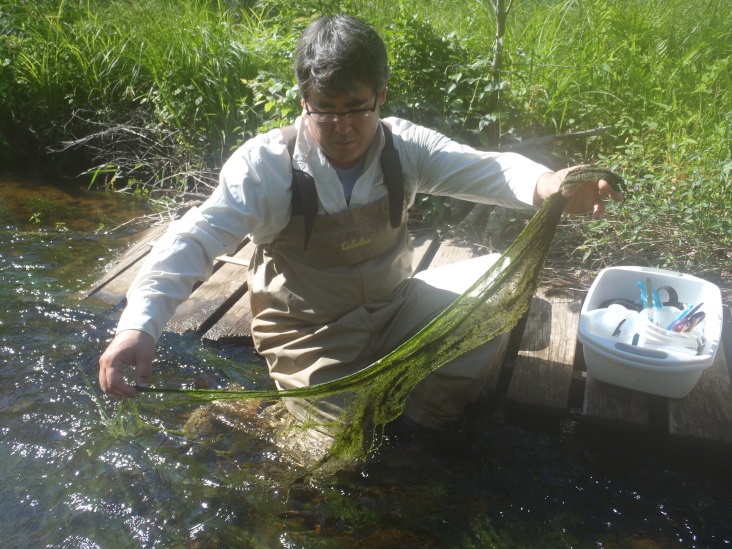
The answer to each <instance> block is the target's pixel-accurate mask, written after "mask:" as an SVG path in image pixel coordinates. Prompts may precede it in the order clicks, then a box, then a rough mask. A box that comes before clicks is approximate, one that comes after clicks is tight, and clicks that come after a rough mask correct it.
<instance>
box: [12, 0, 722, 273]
mask: <svg viewBox="0 0 732 549" xmlns="http://www.w3.org/2000/svg"><path fill="white" fill-rule="evenodd" d="M333 12H347V13H353V14H355V15H357V16H360V17H362V18H364V19H366V20H368V21H370V22H372V23H373V24H374V25H375V26H376V27H377V28H378V29H379V30H380V31H381V32H382V34H383V36H384V37H385V39H386V41H387V45H388V47H389V48H390V56H391V63H392V67H393V75H392V78H391V82H390V87H389V101H388V104H387V109H386V114H395V115H399V116H404V117H407V118H410V119H412V120H414V121H416V122H419V123H423V124H426V125H429V126H432V127H435V128H436V129H438V130H440V131H442V132H444V133H446V134H448V135H450V136H452V137H454V138H456V139H459V140H461V141H465V142H469V143H471V144H475V145H478V146H483V147H487V146H489V145H493V146H502V147H506V146H507V145H509V144H510V143H513V142H515V140H516V139H527V138H531V137H535V136H544V135H555V134H556V135H561V134H566V133H570V132H577V131H584V130H590V129H594V128H597V127H600V126H608V127H609V129H608V130H607V131H606V132H604V133H601V134H598V135H594V136H592V137H589V138H586V139H565V140H560V141H556V142H554V143H553V146H552V149H551V151H550V152H551V153H552V154H554V155H556V156H558V157H560V158H562V162H563V163H565V164H569V163H576V162H580V161H582V162H590V161H593V162H598V163H600V164H602V165H605V166H607V167H609V168H611V169H613V170H614V171H617V172H619V173H621V174H622V175H623V176H624V177H625V178H626V180H627V181H628V182H629V183H630V185H631V186H632V187H633V191H632V194H631V196H630V198H629V200H628V201H627V202H626V204H625V206H623V207H620V208H613V209H612V211H611V213H610V215H609V216H608V217H607V219H606V220H604V221H600V222H592V223H582V224H581V226H580V224H577V226H576V227H572V230H571V231H562V232H561V233H560V238H559V240H560V243H561V244H562V245H561V246H560V247H561V250H562V252H561V253H562V254H564V255H565V256H566V257H568V258H571V259H573V260H576V261H584V262H586V264H587V265H589V266H591V267H593V268H597V267H600V266H603V265H604V264H613V263H620V262H626V263H635V264H652V265H657V266H665V267H669V268H677V269H680V270H685V271H691V272H699V271H702V270H709V271H713V272H717V273H718V272H720V271H722V274H727V273H726V271H727V270H728V267H727V266H728V265H729V264H730V257H729V253H730V252H729V250H730V249H732V213H730V209H729V208H728V207H727V206H726V204H729V203H731V202H732V185H730V178H731V173H732V130H730V128H731V127H732V61H731V59H732V28H731V27H730V25H729V21H728V19H729V17H728V15H729V2H727V1H726V0H663V1H661V0H638V1H637V2H624V1H621V0H588V1H583V2H579V1H577V0H530V1H525V2H521V3H516V4H514V5H513V6H512V10H511V12H510V14H509V16H508V19H507V26H506V34H505V38H504V42H503V70H502V73H501V80H500V82H499V83H498V84H496V83H495V82H494V81H493V80H492V78H491V63H492V60H493V45H494V44H493V42H494V36H495V15H494V13H493V8H492V6H491V4H490V3H489V2H484V1H480V0H441V1H439V2H438V1H435V0H397V1H390V2H386V1H384V0H374V1H370V2H365V1H363V0H343V1H340V2H339V1H337V0H305V1H303V2H285V1H284V0H260V1H255V0H219V1H216V0H175V1H173V0H139V1H136V2H107V1H105V0H67V1H64V0H43V1H37V0H0V99H1V100H0V160H2V161H3V162H9V161H10V160H15V161H18V160H24V161H25V165H26V166H29V165H31V166H36V165H38V164H42V165H49V164H52V165H53V166H54V167H55V168H58V169H61V168H63V169H67V170H71V171H72V172H73V173H74V174H78V173H80V172H83V171H86V172H87V173H88V174H90V179H91V176H92V175H96V178H95V179H94V182H95V184H102V182H103V183H106V184H107V185H110V186H115V187H116V188H120V186H121V187H122V188H130V189H137V190H138V191H139V189H140V188H143V189H145V190H146V191H147V190H151V189H160V188H168V189H176V190H178V191H181V190H183V191H201V190H205V189H204V187H205V186H210V185H212V184H214V182H215V177H216V172H217V169H218V168H219V167H220V165H221V163H222V162H223V160H224V159H225V158H226V157H227V156H228V154H230V151H231V150H232V148H233V147H235V146H236V145H237V144H239V143H241V142H242V141H243V140H245V139H246V138H247V137H248V136H250V135H253V134H254V133H256V132H257V131H261V130H262V129H266V128H270V127H274V126H277V125H280V124H283V123H287V122H290V121H291V120H293V119H294V117H295V116H297V115H298V114H299V112H300V108H299V99H298V97H297V91H296V89H295V85H294V80H293V76H292V67H291V63H292V55H291V52H292V50H293V49H294V46H295V43H296V40H297V37H298V36H299V34H300V32H301V30H302V29H303V28H304V27H305V26H306V25H307V24H308V23H309V21H310V20H311V18H312V17H313V16H315V15H317V14H320V13H333ZM495 93H498V94H499V98H500V102H499V109H498V110H493V109H492V108H491V105H492V103H491V99H492V97H493V96H494V94H495ZM489 128H497V129H498V130H499V131H498V132H497V133H498V134H500V135H501V142H500V143H499V144H496V143H493V144H490V143H488V138H487V136H488V135H491V134H490V133H489V132H488V131H487V129H489ZM522 152H527V153H528V152H529V150H528V149H527V150H523V151H522ZM434 210H435V211H437V212H439V211H441V209H440V208H439V207H436V208H434ZM571 223H574V222H571Z"/></svg>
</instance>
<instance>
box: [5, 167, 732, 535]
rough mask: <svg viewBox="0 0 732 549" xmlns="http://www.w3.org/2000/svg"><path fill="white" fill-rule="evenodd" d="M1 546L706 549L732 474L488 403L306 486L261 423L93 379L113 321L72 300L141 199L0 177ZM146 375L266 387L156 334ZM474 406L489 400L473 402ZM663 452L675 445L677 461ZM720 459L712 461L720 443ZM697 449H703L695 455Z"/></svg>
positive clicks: (244, 362) (238, 359)
mask: <svg viewBox="0 0 732 549" xmlns="http://www.w3.org/2000/svg"><path fill="white" fill-rule="evenodd" d="M0 184H2V191H0V193H1V194H0V231H1V234H0V272H1V274H2V278H1V279H0V311H1V312H0V315H2V316H0V418H1V423H0V521H1V524H2V546H3V547H48V546H56V547H85V548H86V547H104V548H107V547H232V546H236V547H337V548H341V547H364V548H366V547H368V548H371V547H486V546H489V547H490V546H493V547H496V546H497V547H516V546H524V547H568V546H575V547H589V546H593V547H676V546H679V547H720V546H725V545H730V544H731V543H732V481H731V479H730V471H729V464H728V463H724V461H723V460H720V461H719V462H718V461H717V460H709V459H706V458H707V457H709V456H708V452H711V451H710V450H698V454H699V455H698V456H694V455H693V453H692V456H691V457H690V458H689V456H687V457H686V458H685V459H677V456H676V455H671V453H672V450H669V449H660V447H658V448H656V447H655V446H654V444H650V443H648V444H644V443H643V442H642V441H639V440H637V439H630V438H624V437H617V438H613V439H611V438H610V437H609V436H606V435H597V434H592V433H588V432H586V431H584V430H580V429H578V424H577V422H576V421H574V420H571V419H570V420H564V421H562V422H560V423H557V424H555V425H552V424H551V422H550V424H549V425H543V426H541V427H530V426H528V425H526V424H525V423H523V424H519V423H516V422H515V421H513V420H505V419H504V418H503V416H502V414H501V413H500V412H498V411H484V412H483V413H478V414H477V418H475V419H474V421H473V422H472V424H471V425H470V426H469V427H468V428H465V429H463V431H461V432H460V433H457V434H455V435H454V436H452V437H447V438H444V439H434V438H433V437H423V436H416V437H415V436H407V435H404V434H402V435H392V436H390V437H389V438H388V439H387V440H386V441H385V442H384V445H383V447H382V449H381V450H380V451H379V452H378V453H377V454H376V456H374V458H373V459H372V460H370V461H369V463H367V464H361V465H357V466H354V467H353V469H352V470H349V471H344V472H343V473H342V474H340V475H338V476H337V477H335V478H329V479H327V480H322V479H321V480H312V479H310V480H308V479H307V477H303V476H302V473H303V471H302V470H300V469H299V468H298V467H297V466H296V465H294V464H293V462H292V460H291V459H289V458H288V456H287V455H286V454H285V453H283V452H282V451H281V450H279V449H278V447H277V445H276V444H274V442H273V436H272V434H271V433H269V432H268V430H267V429H266V428H262V427H261V426H260V427H257V428H255V427H254V426H253V424H250V423H248V422H247V420H246V418H244V419H242V418H236V417H227V416H226V415H218V416H216V417H212V418H211V423H212V425H211V429H210V430H209V431H208V432H206V433H205V436H199V437H195V436H192V435H190V434H186V433H185V432H184V431H183V426H184V425H185V424H186V421H187V420H188V418H189V416H190V415H191V413H193V412H195V411H196V409H197V408H198V406H197V405H192V404H179V403H176V402H174V401H172V400H168V397H161V396H152V397H150V396H146V397H144V398H141V399H139V402H137V403H132V402H129V401H128V402H126V403H125V405H123V406H122V407H121V408H120V404H119V403H116V402H114V401H111V400H109V399H108V398H106V397H104V396H103V395H102V394H101V392H100V391H99V389H98V386H97V384H96V361H97V358H98V356H99V354H100V353H101V351H102V350H103V348H104V346H105V345H106V342H108V341H109V339H110V338H111V335H112V330H113V327H114V324H115V321H116V318H117V317H118V314H119V311H112V310H109V309H108V308H106V307H105V306H102V305H100V304H95V303H92V302H89V301H88V300H87V301H81V300H79V298H78V296H77V292H78V291H79V290H82V289H84V288H86V287H88V286H89V285H91V283H92V282H93V281H94V280H95V279H96V278H97V277H99V276H100V275H101V274H102V273H103V272H104V269H105V268H107V266H108V264H109V263H110V262H111V261H113V260H114V258H116V257H118V256H119V254H120V253H121V252H122V251H123V249H124V248H125V247H126V246H127V245H128V244H129V242H128V241H127V240H126V238H127V236H129V235H128V234H126V233H125V231H124V230H118V231H114V232H113V233H112V234H106V231H108V230H109V229H110V228H112V227H115V226H117V225H118V224H120V223H122V222H124V221H125V220H127V219H129V218H131V217H133V216H134V215H138V214H140V213H141V207H142V206H141V205H140V204H138V203H135V202H134V201H131V200H129V199H126V198H124V197H121V196H119V195H114V194H110V193H106V194H104V193H89V192H85V191H76V192H73V193H68V192H65V191H61V190H59V189H57V188H55V187H51V186H42V185H40V184H37V183H32V182H23V183H15V182H11V181H0ZM155 381H156V383H159V384H163V385H168V386H187V387H226V386H230V385H233V384H235V385H237V386H244V387H269V386H270V385H269V382H268V380H267V376H266V372H265V369H264V367H263V366H262V363H261V361H259V360H258V359H257V358H256V357H254V356H253V355H252V354H251V351H250V350H249V349H246V348H235V347H219V348H214V347H211V346H207V345H204V344H202V343H200V342H199V341H198V340H197V339H196V338H192V337H180V336H169V335H166V336H164V338H163V340H162V341H161V344H160V352H159V355H158V359H157V362H156V379H155ZM486 410H487V409H486ZM673 452H675V450H673ZM715 452H716V451H715ZM705 454H706V455H705Z"/></svg>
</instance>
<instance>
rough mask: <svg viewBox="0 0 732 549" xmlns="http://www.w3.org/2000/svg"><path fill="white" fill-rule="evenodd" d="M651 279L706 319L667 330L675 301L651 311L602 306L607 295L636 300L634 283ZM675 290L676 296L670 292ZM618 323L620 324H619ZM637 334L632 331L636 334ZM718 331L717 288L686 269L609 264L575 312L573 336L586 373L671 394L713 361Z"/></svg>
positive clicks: (680, 392)
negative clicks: (576, 324) (680, 329)
mask: <svg viewBox="0 0 732 549" xmlns="http://www.w3.org/2000/svg"><path fill="white" fill-rule="evenodd" d="M648 278H650V280H651V284H652V286H653V288H654V289H656V290H657V291H658V293H659V294H662V295H663V296H664V297H665V298H667V299H669V298H670V300H671V301H676V299H675V298H676V297H677V298H678V299H677V300H678V302H680V304H681V305H698V304H700V303H702V306H701V307H700V308H699V310H701V311H704V313H705V315H706V316H705V318H704V321H703V322H702V323H700V324H699V325H698V326H697V327H696V328H694V329H693V330H692V331H691V332H687V333H680V332H673V331H671V330H667V329H666V328H667V324H668V323H669V322H670V320H669V319H671V320H673V318H674V316H676V315H677V314H678V313H680V312H681V310H679V309H678V308H676V307H674V306H665V307H663V309H660V310H659V309H656V310H654V311H653V314H654V315H655V318H654V323H651V322H650V321H649V318H648V310H647V309H645V310H643V311H641V312H639V313H638V312H636V311H632V310H629V309H625V308H624V307H623V306H622V305H619V304H617V303H616V304H612V305H610V306H609V307H608V306H606V304H607V302H608V301H611V300H615V301H618V300H625V301H628V302H634V301H638V300H639V298H640V292H639V288H638V284H637V283H638V282H639V281H641V282H643V283H644V284H645V281H646V279H648ZM674 294H675V295H674ZM621 322H622V323H621ZM636 334H637V335H636ZM721 335H722V296H721V293H720V291H719V288H718V287H717V286H716V285H714V284H712V283H711V282H707V281H706V280H702V279H701V278H698V277H695V276H691V275H688V274H682V273H677V272H674V271H668V270H664V269H652V268H649V267H609V268H607V269H603V270H602V271H600V273H599V274H598V276H597V278H596V279H595V281H594V283H593V284H592V287H591V288H590V291H589V292H588V294H587V297H586V298H585V302H584V304H583V306H582V312H581V314H580V324H579V333H578V336H577V337H578V339H579V341H580V343H582V346H583V352H584V357H585V363H586V364H587V372H588V373H589V374H590V375H591V376H592V377H593V378H595V379H597V380H600V381H604V382H606V383H611V384H613V385H618V386H620V387H626V388H628V389H635V390H637V391H642V392H645V393H650V394H654V395H660V396H665V397H671V398H682V397H685V396H686V395H687V394H688V393H689V392H690V391H691V390H692V389H693V388H694V385H696V383H697V381H699V377H700V376H701V374H702V372H703V371H704V370H705V369H706V368H708V367H709V366H711V365H712V364H713V363H714V358H715V356H716V354H717V348H718V347H719V341H720V338H721Z"/></svg>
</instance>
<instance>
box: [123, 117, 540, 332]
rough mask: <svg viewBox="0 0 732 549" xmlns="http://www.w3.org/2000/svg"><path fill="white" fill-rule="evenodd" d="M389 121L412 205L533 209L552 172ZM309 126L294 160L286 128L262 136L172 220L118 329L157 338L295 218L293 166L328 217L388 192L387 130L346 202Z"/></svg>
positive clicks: (301, 132)
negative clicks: (454, 201)
mask: <svg viewBox="0 0 732 549" xmlns="http://www.w3.org/2000/svg"><path fill="white" fill-rule="evenodd" d="M386 122H388V123H389V124H390V126H391V130H392V133H393V135H394V146H395V148H396V150H397V152H398V154H399V159H400V160H401V164H402V170H403V172H404V191H405V196H406V198H407V200H408V201H409V205H410V206H411V205H412V204H413V203H414V200H415V196H416V195H417V193H425V194H433V195H442V196H451V197H454V198H458V199H463V200H469V201H473V202H478V203H483V204H495V205H501V206H506V207H512V208H530V207H532V205H533V198H534V189H535V187H536V183H537V181H538V179H539V177H540V176H541V175H542V174H544V173H547V172H549V171H551V170H549V169H548V168H546V167H545V166H542V165H541V164H537V163H535V162H533V161H531V160H529V159H527V158H526V157H523V156H521V155H518V154H515V153H494V152H484V151H478V150H476V149H473V148H471V147H468V146H466V145H461V144H459V143H457V142H455V141H452V140H451V139H448V138H447V137H445V136H443V135H441V134H439V133H437V132H435V131H433V130H430V129H428V128H425V127H422V126H418V125H416V124H413V123H411V122H408V121H406V120H402V119H399V118H388V119H386ZM308 123H312V122H310V121H309V119H308V118H307V117H302V118H299V119H298V120H297V122H296V127H297V129H298V134H297V141H296V146H295V152H294V154H293V157H292V161H291V159H290V155H289V153H288V151H287V146H286V144H285V141H284V138H283V136H282V133H281V132H280V131H279V130H272V131H270V132H268V133H266V134H263V135H259V136H257V137H255V138H253V139H251V140H249V141H247V142H246V143H244V144H243V145H242V146H241V147H239V148H238V149H237V150H236V152H234V154H233V155H232V156H231V158H230V159H229V160H228V161H227V162H226V164H225V165H224V167H223V168H222V170H221V175H220V184H219V186H218V187H217V188H216V190H215V191H214V192H213V193H212V195H211V196H210V197H209V199H208V200H206V201H205V202H204V203H203V204H202V205H201V206H200V207H198V208H193V209H191V210H189V211H188V212H187V213H186V214H185V215H184V216H183V217H182V218H181V219H179V220H177V221H174V222H173V223H171V225H170V228H169V229H168V231H167V232H166V233H165V235H164V236H163V237H161V238H160V239H159V240H158V242H157V243H156V245H155V246H154V247H153V249H152V251H151V252H150V254H149V256H148V258H147V260H146V262H145V264H144V265H143V267H142V269H141V271H140V273H139V274H138V275H137V277H136V278H135V280H134V282H133V283H132V285H131V287H130V289H129V291H128V293H127V301H128V304H127V307H126V308H125V310H124V312H123V313H122V316H121V318H120V321H119V324H118V327H117V330H118V332H119V331H122V330H128V329H134V330H141V331H144V332H146V333H148V334H150V335H151V336H152V337H154V338H155V339H156V340H157V339H158V338H159V337H160V335H161V334H162V332H163V330H164V328H165V325H166V324H167V322H168V321H169V320H170V318H171V317H172V316H173V313H174V312H175V309H176V307H177V306H178V305H179V304H180V303H182V302H183V301H185V300H186V299H187V298H188V296H189V295H190V293H191V290H192V288H193V285H194V284H195V283H196V282H197V281H199V280H206V279H207V278H208V277H209V276H210V275H211V272H212V266H213V260H214V258H215V257H217V256H219V255H222V254H224V253H230V252H231V251H233V250H234V249H235V248H236V246H237V245H238V244H239V243H240V242H241V241H242V240H243V239H244V238H245V237H249V238H251V239H252V241H253V242H254V243H255V244H264V243H269V242H271V241H273V240H274V239H275V238H276V236H277V234H278V233H279V232H280V231H281V230H282V229H283V228H284V227H285V226H286V225H287V223H288V222H289V219H290V209H291V191H290V186H291V183H292V166H295V167H296V168H297V169H300V170H303V171H305V172H307V173H309V174H310V175H312V176H313V178H314V179H315V182H316V187H317V192H318V200H319V211H320V213H324V214H332V213H337V212H340V211H343V210H345V209H347V208H349V207H357V206H362V205H364V204H368V203H370V202H373V201H375V200H378V199H380V198H382V197H384V196H386V195H387V192H388V191H387V188H386V185H385V184H384V181H383V177H382V171H381V163H380V161H379V159H380V154H381V149H382V148H383V145H384V136H383V133H382V132H381V131H380V130H379V132H378V133H377V136H376V138H375V139H374V141H373V143H372V144H371V146H370V147H369V149H368V151H367V153H366V164H365V168H364V173H363V175H361V177H360V178H359V179H358V180H357V181H356V184H355V185H354V188H353V191H352V194H351V198H350V202H346V198H345V195H344V193H343V187H342V185H341V182H340V180H339V179H338V176H337V174H336V172H335V170H334V169H333V168H332V166H331V165H330V164H329V162H328V160H327V159H326V157H325V156H324V154H323V152H322V151H321V149H320V148H319V147H318V146H317V143H316V142H315V139H314V138H313V136H312V134H311V133H310V131H309V130H308Z"/></svg>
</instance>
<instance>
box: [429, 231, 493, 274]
mask: <svg viewBox="0 0 732 549" xmlns="http://www.w3.org/2000/svg"><path fill="white" fill-rule="evenodd" d="M489 253H490V252H489V250H488V249H487V248H485V247H484V246H480V245H478V244H472V243H467V242H463V241H461V240H456V239H454V238H447V239H445V240H444V241H443V242H442V244H441V245H440V248H439V249H438V250H437V253H435V256H434V257H433V258H432V261H430V263H429V267H430V268H433V267H440V266H441V265H452V264H453V263H457V262H458V261H464V260H465V259H472V258H474V257H480V256H483V255H488V254H489Z"/></svg>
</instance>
